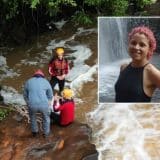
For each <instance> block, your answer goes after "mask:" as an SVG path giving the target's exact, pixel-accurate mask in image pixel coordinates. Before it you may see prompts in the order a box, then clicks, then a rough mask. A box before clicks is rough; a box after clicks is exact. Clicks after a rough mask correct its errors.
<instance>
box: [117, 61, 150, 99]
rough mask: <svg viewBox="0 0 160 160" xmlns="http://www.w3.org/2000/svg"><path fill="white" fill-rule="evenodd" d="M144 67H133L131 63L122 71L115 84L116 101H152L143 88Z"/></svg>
mask: <svg viewBox="0 0 160 160" xmlns="http://www.w3.org/2000/svg"><path fill="white" fill-rule="evenodd" d="M146 65H148V63H147V64H145V65H144V66H143V67H138V68H135V67H132V66H131V63H130V64H129V65H128V66H127V67H126V68H125V69H124V70H123V71H122V72H121V73H120V75H119V77H118V80H117V82H116V84H115V92H116V99H115V100H116V102H150V101H151V97H149V96H147V95H146V94H145V92H144V89H143V71H144V68H145V66H146Z"/></svg>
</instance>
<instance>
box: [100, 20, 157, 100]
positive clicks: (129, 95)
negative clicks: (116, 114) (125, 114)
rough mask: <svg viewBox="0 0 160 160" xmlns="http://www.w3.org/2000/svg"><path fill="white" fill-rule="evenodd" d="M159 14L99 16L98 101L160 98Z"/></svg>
mask: <svg viewBox="0 0 160 160" xmlns="http://www.w3.org/2000/svg"><path fill="white" fill-rule="evenodd" d="M159 26H160V17H99V18H98V55H99V56H98V57H99V58H98V63H99V70H98V99H99V103H121V102H123V103H125V102H126V103H149V102H152V103H157V102H160V45H159V44H160V27H159Z"/></svg>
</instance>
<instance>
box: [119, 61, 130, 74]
mask: <svg viewBox="0 0 160 160" xmlns="http://www.w3.org/2000/svg"><path fill="white" fill-rule="evenodd" d="M127 66H128V63H124V64H122V65H121V67H120V72H122V71H123V70H124V69H125V68H126V67H127Z"/></svg>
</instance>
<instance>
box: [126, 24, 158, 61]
mask: <svg viewBox="0 0 160 160" xmlns="http://www.w3.org/2000/svg"><path fill="white" fill-rule="evenodd" d="M136 33H141V34H144V35H145V36H146V37H147V38H148V40H149V46H150V49H149V52H148V55H147V58H148V59H150V58H151V56H152V55H153V53H154V50H155V49H156V39H155V37H154V33H153V32H152V31H151V30H150V29H149V28H148V27H145V26H140V27H135V28H133V29H132V31H131V32H130V33H129V36H128V38H129V41H130V40H131V38H132V37H133V35H134V34H136Z"/></svg>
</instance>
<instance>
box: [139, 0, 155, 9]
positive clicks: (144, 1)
mask: <svg viewBox="0 0 160 160" xmlns="http://www.w3.org/2000/svg"><path fill="white" fill-rule="evenodd" d="M154 2H155V0H137V4H138V6H139V7H140V8H143V7H144V6H146V5H150V4H152V3H154Z"/></svg>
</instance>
